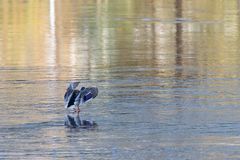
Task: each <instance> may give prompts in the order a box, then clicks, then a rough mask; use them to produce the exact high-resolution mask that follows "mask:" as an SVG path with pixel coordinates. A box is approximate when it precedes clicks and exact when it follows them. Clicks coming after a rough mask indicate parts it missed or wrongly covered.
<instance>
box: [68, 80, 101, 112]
mask: <svg viewBox="0 0 240 160" xmlns="http://www.w3.org/2000/svg"><path fill="white" fill-rule="evenodd" d="M79 84H80V82H70V83H69V85H68V87H67V89H66V92H65V94H64V107H65V109H67V110H70V111H74V112H77V113H79V112H80V106H81V105H83V104H84V103H86V102H88V101H90V100H92V99H94V98H96V97H97V95H98V88H97V87H79V88H80V89H78V86H79Z"/></svg>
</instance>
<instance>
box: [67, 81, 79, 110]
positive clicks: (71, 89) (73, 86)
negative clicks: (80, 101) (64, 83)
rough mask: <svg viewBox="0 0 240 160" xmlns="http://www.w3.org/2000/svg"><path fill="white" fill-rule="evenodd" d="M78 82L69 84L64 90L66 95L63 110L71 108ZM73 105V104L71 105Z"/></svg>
mask: <svg viewBox="0 0 240 160" xmlns="http://www.w3.org/2000/svg"><path fill="white" fill-rule="evenodd" d="M79 83H80V82H71V83H70V84H69V85H68V88H67V90H66V93H65V94H64V103H65V108H67V107H69V106H71V105H73V104H74V100H75V98H76V93H75V92H76V91H78V90H75V89H76V88H77V86H78V85H79ZM71 103H73V104H71Z"/></svg>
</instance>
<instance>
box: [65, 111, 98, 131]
mask: <svg viewBox="0 0 240 160" xmlns="http://www.w3.org/2000/svg"><path fill="white" fill-rule="evenodd" d="M64 125H65V126H66V127H69V128H95V127H97V123H96V122H95V121H90V120H81V118H80V114H79V113H77V112H75V113H67V114H66V115H65V118H64Z"/></svg>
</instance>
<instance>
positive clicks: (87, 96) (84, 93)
mask: <svg viewBox="0 0 240 160" xmlns="http://www.w3.org/2000/svg"><path fill="white" fill-rule="evenodd" d="M97 95H98V88H96V87H89V88H84V87H82V89H81V90H80V92H79V94H78V96H77V97H76V99H75V105H81V104H83V103H86V102H88V101H90V100H91V99H93V98H95V97H97Z"/></svg>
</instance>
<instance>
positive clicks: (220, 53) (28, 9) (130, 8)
mask: <svg viewBox="0 0 240 160" xmlns="http://www.w3.org/2000/svg"><path fill="white" fill-rule="evenodd" d="M234 7H235V8H236V7H237V2H235V1H229V2H227V3H224V2H223V1H221V2H220V1H218V0H215V1H205V0H204V1H173V0H172V1H167V2H166V1H154V0H146V1H140V2H139V1H126V0H125V1H121V2H118V1H101V0H99V1H97V2H95V1H88V2H84V1H74V2H69V1H54V0H50V1H32V2H30V1H1V8H0V10H1V13H2V14H1V21H0V26H1V29H0V33H1V35H0V46H1V48H0V49H1V50H0V63H1V65H2V66H74V65H77V66H79V68H95V67H100V66H101V67H104V68H105V67H106V68H108V67H109V66H114V65H116V66H123V65H153V66H156V67H157V68H159V66H163V65H164V64H167V65H171V64H172V65H175V64H177V65H183V66H185V65H190V64H194V65H195V64H196V65H205V63H207V65H210V66H211V65H213V64H212V63H213V62H214V63H217V64H220V65H228V66H234V65H236V64H238V62H239V56H238V55H239V54H238V50H239V45H238V44H239V36H238V35H239V17H238V15H237V14H234V15H231V16H229V15H228V16H225V12H230V11H231V8H234ZM177 19H180V20H183V22H182V23H179V22H176V20H177ZM198 33H201V35H200V34H198ZM205 49H206V50H205ZM213 49H214V50H213ZM138 51H139V52H138ZM226 52H227V53H226ZM196 54H197V55H196ZM92 57H95V58H92ZM191 58H193V59H191ZM203 61H204V62H203ZM80 66H81V67H80ZM79 68H78V69H79ZM234 69H235V68H234ZM160 70H161V69H160ZM220 72H221V71H220Z"/></svg>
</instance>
